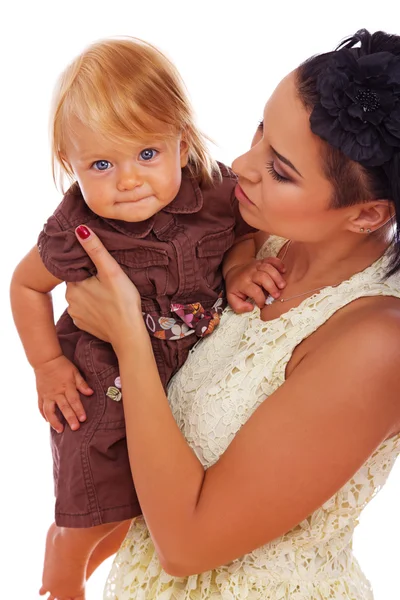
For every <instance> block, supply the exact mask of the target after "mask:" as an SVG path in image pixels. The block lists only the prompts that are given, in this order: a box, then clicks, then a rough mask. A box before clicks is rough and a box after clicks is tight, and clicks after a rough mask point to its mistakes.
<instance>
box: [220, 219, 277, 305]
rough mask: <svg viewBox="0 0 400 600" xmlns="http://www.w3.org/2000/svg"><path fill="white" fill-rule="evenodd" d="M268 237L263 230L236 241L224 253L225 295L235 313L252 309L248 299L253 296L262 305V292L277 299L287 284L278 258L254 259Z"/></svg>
mask: <svg viewBox="0 0 400 600" xmlns="http://www.w3.org/2000/svg"><path fill="white" fill-rule="evenodd" d="M267 238H268V234H266V233H264V232H262V231H259V232H257V233H254V234H250V235H247V236H245V237H243V238H242V239H240V240H238V241H237V242H236V243H235V244H234V246H233V247H232V248H231V249H230V250H229V251H228V252H227V254H226V256H225V259H224V264H223V275H224V279H225V283H226V289H227V298H228V302H229V304H230V306H231V307H232V308H233V310H234V311H235V312H237V313H243V312H247V311H250V310H253V305H252V304H251V303H250V302H247V301H246V300H247V298H253V300H254V301H255V303H256V304H257V306H258V307H259V308H262V307H263V306H264V304H265V300H266V297H265V291H267V292H268V294H271V295H272V296H273V297H274V298H279V296H280V294H281V291H282V289H283V288H284V287H285V285H286V283H285V280H284V279H283V277H282V273H284V272H285V268H284V266H283V263H282V261H281V260H280V259H279V258H265V259H261V260H258V259H256V256H257V254H258V251H259V250H260V248H261V247H262V246H263V244H264V243H265V242H266V240H267ZM264 290H265V291H264Z"/></svg>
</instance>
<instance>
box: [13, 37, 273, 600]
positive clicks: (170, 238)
mask: <svg viewBox="0 0 400 600" xmlns="http://www.w3.org/2000/svg"><path fill="white" fill-rule="evenodd" d="M51 132H52V152H53V167H54V174H55V175H56V173H58V174H59V175H61V176H62V175H67V176H68V177H69V179H70V181H71V183H72V185H71V187H70V188H69V190H68V191H67V193H66V194H65V196H64V198H63V200H62V202H61V204H60V205H59V206H58V208H57V209H56V211H55V212H54V214H53V216H51V217H50V218H49V220H48V221H47V223H46V224H45V226H44V229H43V231H42V232H41V233H40V235H39V240H38V245H37V246H36V247H35V248H33V249H32V250H31V252H30V253H29V254H28V255H27V256H26V257H25V258H24V259H23V260H22V262H21V263H20V264H19V265H18V267H17V269H16V271H15V274H14V277H13V282H12V290H11V292H12V294H11V295H12V306H13V313H14V318H15V322H16V325H17V328H18V331H19V334H20V337H21V339H22V342H23V345H24V348H25V351H26V354H27V357H28V360H29V362H30V364H31V365H32V367H33V368H34V371H35V376H36V384H37V392H38V398H39V408H40V411H41V413H42V415H43V416H44V417H45V418H46V419H47V420H48V421H49V422H50V424H51V425H52V430H51V433H52V435H51V443H52V452H53V461H54V480H55V496H56V504H55V525H53V526H52V527H51V528H50V531H49V534H48V543H47V552H46V559H45V571H44V579H45V580H46V581H45V582H44V587H43V588H42V593H44V592H45V591H46V590H48V591H51V593H52V594H55V595H57V597H58V596H60V597H62V595H63V594H64V593H65V586H66V587H67V588H68V595H70V596H72V595H73V594H78V592H79V591H80V590H81V589H83V588H82V586H83V583H82V581H84V579H85V576H87V575H88V571H89V574H90V567H89V569H88V557H89V556H90V553H91V552H92V551H93V549H94V548H95V546H96V544H98V543H99V542H100V541H101V540H102V539H103V538H104V537H105V536H107V535H109V534H110V533H111V532H112V531H114V530H115V528H116V527H118V526H120V524H123V523H124V522H126V521H127V520H130V519H132V518H133V517H136V516H137V515H139V514H140V512H141V511H140V505H139V501H138V498H137V496H136V492H135V488H134V485H133V481H132V476H131V471H130V467H129V460H128V452H127V444H126V438H125V423H124V412H123V388H122V385H121V380H120V377H119V371H118V362H117V359H116V356H115V354H114V352H113V350H112V347H111V346H110V345H109V344H107V343H105V342H102V341H100V340H98V339H96V338H94V337H93V336H91V335H89V334H87V333H85V332H83V331H80V330H79V329H78V328H77V327H76V326H75V325H74V323H73V322H72V320H71V318H70V317H69V315H68V313H67V312H65V313H64V314H63V315H62V316H61V318H60V320H59V321H58V323H57V326H54V321H53V313H52V304H51V296H50V292H51V290H52V289H53V288H55V286H57V285H59V284H60V283H61V282H74V281H80V280H82V279H85V278H87V277H89V276H91V275H95V269H94V265H93V264H92V263H91V261H90V260H89V259H88V257H87V255H86V253H85V252H84V251H83V250H82V247H81V245H80V244H79V243H78V242H77V240H76V237H75V228H76V227H77V226H81V227H80V234H81V236H84V235H85V231H86V232H87V229H86V228H85V225H88V226H89V227H91V229H92V230H93V231H95V232H96V233H97V234H98V235H99V237H100V238H101V240H102V241H103V243H104V244H105V245H106V247H107V249H108V250H109V251H110V252H111V254H112V255H113V256H114V258H115V259H116V260H117V261H118V263H119V264H120V265H121V266H122V268H123V269H124V271H125V272H126V273H127V274H128V276H129V277H130V279H131V280H132V281H133V282H134V283H135V285H136V286H137V288H138V290H139V292H140V294H141V297H142V310H143V318H144V320H145V323H146V325H147V328H148V331H149V335H150V337H151V341H152V345H153V350H154V355H155V358H156V361H157V366H158V369H159V372H160V376H161V379H162V382H163V384H164V385H165V386H167V384H168V382H169V380H170V378H171V377H172V375H173V374H174V373H175V372H176V371H177V370H178V369H179V368H180V367H181V366H182V364H183V363H184V361H185V360H186V357H187V355H188V352H189V350H190V349H191V348H192V347H193V345H194V344H195V343H196V341H197V340H198V339H199V338H201V337H203V336H205V335H209V334H211V333H212V331H213V329H214V328H215V327H216V326H217V325H218V322H219V315H220V314H221V312H222V310H223V308H224V307H225V305H226V300H225V298H226V295H225V292H224V281H223V275H222V263H223V259H224V256H225V253H226V252H227V251H228V250H229V249H230V248H231V247H232V246H233V245H234V244H236V243H237V241H238V240H243V239H245V238H246V236H247V237H248V238H249V239H250V238H251V237H252V235H253V230H252V228H251V227H250V226H248V225H247V224H246V223H245V222H244V221H243V219H242V218H241V215H240V212H239V209H238V203H237V200H236V199H235V185H236V178H235V175H234V174H233V173H232V171H231V170H230V169H229V168H227V167H225V166H224V165H222V164H219V163H217V162H215V161H214V160H213V159H212V158H211V156H210V155H209V152H208V149H207V146H206V142H205V139H204V137H203V136H202V134H201V133H200V132H199V130H198V129H197V127H196V125H195V122H194V118H193V113H192V109H191V107H190V104H189V101H188V98H187V96H186V93H185V89H184V86H183V84H182V81H181V79H180V77H179V74H178V73H177V71H176V69H175V67H174V66H173V65H172V64H171V63H170V61H169V60H168V59H167V58H166V57H165V56H163V55H162V54H161V53H160V52H159V51H158V50H157V49H156V48H154V47H153V46H151V45H149V44H147V43H144V42H142V41H139V40H136V39H131V38H128V39H117V40H106V41H102V42H99V43H95V44H93V45H92V46H90V47H89V48H88V49H87V50H85V51H84V52H83V53H82V54H81V55H80V56H79V57H78V58H76V59H75V60H74V61H73V63H72V64H70V65H69V67H68V68H67V69H66V70H65V71H64V73H63V74H62V76H61V78H60V81H59V83H58V86H57V88H56V92H55V97H54V106H53V114H52V128H51ZM279 277H280V276H279V273H278V271H277V280H278V279H279ZM245 292H246V290H244V297H245V296H246V293H245ZM134 368H135V365H134V364H132V369H134ZM67 425H68V426H67ZM160 501H162V499H160ZM128 522H129V521H128ZM68 529H70V530H71V531H70V532H69V533H68V531H67V530H68ZM88 529H90V532H88ZM68 535H70V536H72V537H69V538H68ZM78 548H79V549H80V551H81V553H82V560H80V559H79V560H78V559H77V556H78V554H79V553H78V554H77V549H78ZM79 556H80V554H79ZM74 561H75V562H74ZM61 562H62V571H63V576H62V577H60V574H59V571H60V564H61ZM57 565H58V568H57ZM61 579H62V580H63V582H64V583H63V582H62V581H61ZM64 584H65V585H64ZM63 586H64V587H63Z"/></svg>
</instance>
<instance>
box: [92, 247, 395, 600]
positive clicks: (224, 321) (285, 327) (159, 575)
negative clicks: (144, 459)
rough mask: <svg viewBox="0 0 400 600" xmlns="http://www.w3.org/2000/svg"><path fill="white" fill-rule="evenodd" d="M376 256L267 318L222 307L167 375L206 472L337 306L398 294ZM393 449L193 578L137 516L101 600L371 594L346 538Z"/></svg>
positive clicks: (328, 598)
mask: <svg viewBox="0 0 400 600" xmlns="http://www.w3.org/2000/svg"><path fill="white" fill-rule="evenodd" d="M283 243H284V240H282V239H281V238H276V237H272V238H270V239H269V240H268V241H267V243H266V244H265V245H264V246H263V248H262V249H261V251H260V253H259V257H260V258H264V257H265V256H276V255H277V253H278V252H279V250H280V248H281V247H282V245H283ZM387 261H388V258H387V256H385V255H384V256H383V257H382V258H380V259H379V260H378V261H376V262H375V263H374V264H373V265H371V266H370V267H368V268H367V269H366V270H364V271H362V272H361V273H357V274H356V275H354V276H353V277H351V278H350V279H349V280H347V281H345V282H343V283H342V284H340V285H339V286H336V287H328V288H324V289H323V290H321V291H320V292H319V293H318V294H315V295H314V296H312V297H310V298H307V299H306V300H304V301H303V302H302V303H301V304H300V305H299V306H298V307H296V308H293V309H291V310H289V311H288V312H287V313H285V314H283V315H281V316H280V317H279V318H277V319H274V320H273V321H268V322H263V321H262V320H261V319H260V311H259V309H258V308H254V310H253V311H252V312H251V313H247V314H244V315H236V314H235V313H233V311H231V310H230V309H229V308H228V309H226V310H225V311H224V313H223V315H222V318H221V324H220V327H219V328H218V330H217V331H216V332H214V333H213V335H211V336H209V337H207V338H206V339H204V340H202V341H201V343H200V344H198V346H197V347H196V349H195V350H192V351H191V354H190V355H189V358H188V360H187V361H186V363H185V365H184V366H183V367H182V369H181V370H180V371H179V372H178V374H177V375H176V376H175V377H174V379H173V380H172V382H171V384H170V387H169V401H170V405H171V409H172V411H173V414H174V417H175V419H176V421H177V423H178V425H179V427H180V428H181V430H182V432H183V434H184V435H185V437H186V439H187V441H188V443H189V445H190V446H191V447H192V448H193V450H194V451H195V452H196V455H197V456H198V458H199V460H200V461H201V463H202V464H203V466H204V467H205V468H208V467H210V466H211V465H213V464H214V463H215V462H216V461H217V460H218V459H219V457H220V456H221V455H222V454H223V452H224V451H225V450H226V448H227V447H228V445H229V444H230V442H231V441H232V439H233V437H234V436H235V434H236V433H237V431H238V430H239V429H240V427H242V425H243V424H244V423H245V422H246V421H247V420H248V419H249V417H250V416H251V415H252V413H253V412H254V411H255V410H256V408H257V407H258V406H259V405H260V404H261V402H263V401H264V400H265V398H266V397H267V396H269V395H270V394H272V393H273V392H274V391H275V390H276V389H277V388H278V387H279V386H280V385H281V384H282V383H283V382H284V378H285V370H286V366H287V364H288V362H289V360H290V357H291V355H292V353H293V350H294V349H295V348H296V346H297V345H298V344H299V343H300V342H301V341H302V340H303V339H305V338H306V337H308V336H309V335H311V334H312V333H313V332H314V331H315V330H316V329H318V327H320V326H321V325H322V324H323V323H325V322H326V321H327V320H328V319H329V318H330V317H331V316H332V315H333V314H334V313H335V312H336V311H337V310H339V309H340V308H342V307H343V306H345V305H346V304H348V303H349V302H352V301H354V300H356V299H357V298H360V297H363V296H376V295H390V296H397V297H400V279H399V277H398V276H397V277H396V276H394V277H392V278H390V279H388V280H386V281H383V274H384V270H385V267H386V265H387ZM399 453H400V434H399V435H397V436H395V437H393V438H391V439H389V440H386V441H385V442H384V443H383V444H382V445H381V446H380V447H379V448H378V449H377V450H376V451H375V452H374V453H373V455H372V456H371V457H370V458H369V459H368V460H367V461H366V462H365V464H364V465H363V466H362V467H361V469H359V471H358V472H357V473H356V474H355V475H354V476H353V477H352V478H351V480H350V481H348V482H347V483H346V484H345V485H344V486H343V487H342V488H341V489H340V490H339V491H338V492H337V493H336V494H335V495H334V496H332V498H330V499H329V500H328V501H327V502H326V503H325V504H324V505H323V506H321V507H320V508H319V509H318V510H316V511H315V512H314V513H312V514H311V515H310V516H309V517H308V518H307V519H305V520H304V521H303V522H302V523H300V524H299V525H297V526H296V527H295V528H293V529H292V530H291V531H289V532H287V533H286V534H285V535H284V536H281V537H279V538H277V539H276V540H273V541H272V542H269V543H268V544H266V545H265V546H262V547H261V548H257V549H256V550H254V551H252V552H250V553H249V554H246V555H245V556H242V557H241V558H238V559H237V560H235V561H233V562H231V563H229V564H228V565H225V566H223V567H219V568H217V569H214V570H213V571H208V572H206V573H201V574H199V575H193V576H191V577H188V578H178V577H173V576H170V575H168V574H167V573H165V572H164V571H163V569H162V568H161V565H160V563H159V560H158V557H157V554H156V552H155V550H154V546H153V543H152V541H151V538H150V535H149V532H148V530H147V527H146V525H145V522H144V520H143V518H139V519H136V521H134V522H133V523H132V526H131V528H130V530H129V532H128V535H127V537H126V539H125V541H124V543H123V545H122V547H121V549H120V550H119V552H118V554H117V556H116V558H115V561H114V564H113V567H112V570H111V573H110V576H109V578H108V581H107V584H106V588H105V592H104V598H105V599H106V600H153V599H154V600H236V599H238V600H261V599H262V600H289V599H290V600H339V599H340V600H344V599H349V600H350V599H351V600H372V598H373V595H372V590H371V587H370V584H369V582H368V580H367V579H366V577H365V576H364V574H363V573H362V572H361V570H360V568H359V565H358V563H357V561H356V559H355V557H354V556H353V553H352V536H353V532H354V529H355V527H356V525H357V524H358V520H359V516H360V514H361V512H362V510H363V509H364V507H365V506H366V505H367V504H368V502H370V500H371V499H372V498H373V497H374V496H375V495H376V493H377V492H378V491H379V489H380V488H381V487H382V486H383V485H384V483H385V481H386V479H387V477H388V475H389V473H390V471H391V469H392V467H393V464H394V462H395V459H396V458H397V456H398V454H399Z"/></svg>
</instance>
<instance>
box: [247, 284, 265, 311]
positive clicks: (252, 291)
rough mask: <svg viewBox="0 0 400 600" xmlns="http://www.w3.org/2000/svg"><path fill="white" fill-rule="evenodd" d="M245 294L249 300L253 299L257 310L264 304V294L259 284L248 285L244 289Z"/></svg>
mask: <svg viewBox="0 0 400 600" xmlns="http://www.w3.org/2000/svg"><path fill="white" fill-rule="evenodd" d="M245 291H246V293H247V295H248V297H249V298H253V300H254V302H255V303H256V304H257V306H258V308H262V307H263V306H264V304H265V299H266V296H265V293H264V290H263V288H262V286H261V285H260V284H256V283H254V282H253V283H250V284H249V285H248V286H247V287H246V290H245Z"/></svg>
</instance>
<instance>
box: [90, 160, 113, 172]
mask: <svg viewBox="0 0 400 600" xmlns="http://www.w3.org/2000/svg"><path fill="white" fill-rule="evenodd" d="M93 167H94V168H95V169H96V170H97V171H106V170H107V169H108V168H109V167H111V163H110V162H109V161H108V160H96V162H95V163H93Z"/></svg>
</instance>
